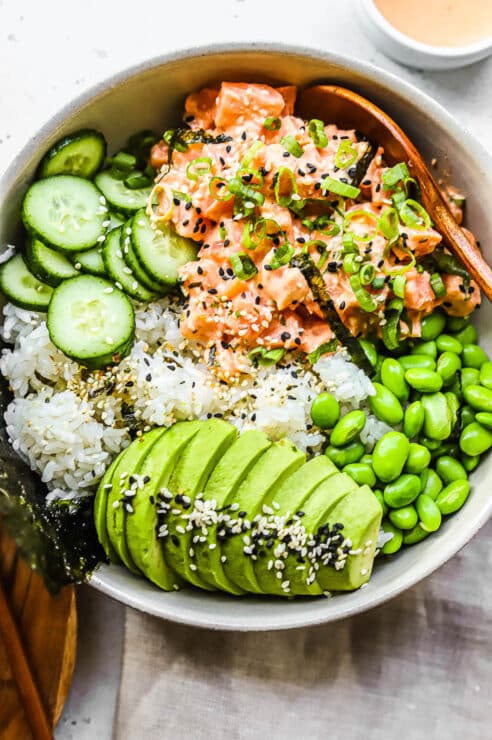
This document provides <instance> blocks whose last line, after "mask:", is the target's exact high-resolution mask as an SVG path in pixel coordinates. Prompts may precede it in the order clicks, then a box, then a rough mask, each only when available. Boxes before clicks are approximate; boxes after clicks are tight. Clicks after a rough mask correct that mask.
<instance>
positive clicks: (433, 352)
mask: <svg viewBox="0 0 492 740" xmlns="http://www.w3.org/2000/svg"><path fill="white" fill-rule="evenodd" d="M412 355H429V357H432V359H433V360H435V359H436V357H437V345H436V343H435V342H434V341H433V340H431V341H429V342H419V343H418V344H416V345H415V347H414V348H413V349H412Z"/></svg>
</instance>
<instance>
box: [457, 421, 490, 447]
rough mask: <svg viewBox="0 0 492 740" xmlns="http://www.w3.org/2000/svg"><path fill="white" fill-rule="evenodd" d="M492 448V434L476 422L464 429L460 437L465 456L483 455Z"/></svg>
mask: <svg viewBox="0 0 492 740" xmlns="http://www.w3.org/2000/svg"><path fill="white" fill-rule="evenodd" d="M490 447H492V432H489V430H488V429H485V427H483V426H482V425H481V424H479V423H478V422H476V421H474V422H472V423H471V424H468V426H467V427H465V428H464V429H463V431H462V432H461V435H460V448H461V450H462V451H463V452H464V453H465V455H471V456H475V455H483V453H484V452H487V450H488V449H490Z"/></svg>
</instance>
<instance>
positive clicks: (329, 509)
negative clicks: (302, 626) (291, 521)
mask: <svg viewBox="0 0 492 740" xmlns="http://www.w3.org/2000/svg"><path fill="white" fill-rule="evenodd" d="M356 490H357V483H355V481H354V480H353V479H352V478H351V477H350V476H349V475H347V474H346V473H335V475H332V476H330V477H329V478H328V479H327V480H325V481H323V483H321V484H320V485H319V486H318V487H317V488H316V489H315V490H314V491H313V492H312V494H311V496H309V498H308V499H306V501H305V502H304V506H303V511H304V516H303V517H302V520H301V524H302V526H303V527H304V528H305V529H306V531H307V532H309V534H310V536H311V537H316V536H317V535H318V534H319V528H320V527H322V526H323V525H325V524H326V523H327V522H328V521H329V519H330V517H332V515H333V509H335V508H336V507H337V506H338V505H339V504H340V502H341V501H343V500H344V499H345V497H346V496H348V495H349V494H350V493H351V492H353V491H356ZM337 521H338V520H337ZM303 560H304V563H299V562H298V560H297V557H296V556H295V554H294V553H292V554H290V555H289V557H288V558H287V559H286V561H285V570H284V571H283V576H284V578H285V580H287V581H289V587H290V591H289V594H288V595H290V596H292V595H296V596H319V595H320V594H322V593H323V589H322V588H321V586H320V585H319V583H318V582H317V580H316V579H315V580H314V581H313V582H312V583H308V577H309V573H310V568H311V563H310V561H309V559H308V558H307V557H306V558H303ZM301 566H304V570H300V567H301Z"/></svg>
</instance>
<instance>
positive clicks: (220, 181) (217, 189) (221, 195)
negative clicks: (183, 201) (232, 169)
mask: <svg viewBox="0 0 492 740" xmlns="http://www.w3.org/2000/svg"><path fill="white" fill-rule="evenodd" d="M208 192H209V193H210V195H211V196H212V197H213V198H215V200H220V201H227V200H230V199H231V198H232V193H231V192H230V191H229V189H228V187H227V180H225V179H224V178H223V177H212V179H211V180H210V182H209V183H208ZM190 200H191V198H190Z"/></svg>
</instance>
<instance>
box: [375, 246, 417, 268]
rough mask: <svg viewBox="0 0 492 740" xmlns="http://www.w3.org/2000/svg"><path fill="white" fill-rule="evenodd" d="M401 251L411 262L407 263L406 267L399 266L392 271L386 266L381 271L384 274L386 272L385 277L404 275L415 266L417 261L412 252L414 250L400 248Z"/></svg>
mask: <svg viewBox="0 0 492 740" xmlns="http://www.w3.org/2000/svg"><path fill="white" fill-rule="evenodd" d="M400 249H401V251H402V252H404V253H405V255H406V256H407V257H410V262H407V263H406V264H404V265H397V266H396V267H394V268H393V269H391V270H388V268H387V267H386V266H385V265H383V266H382V268H381V270H382V272H384V274H385V275H404V274H405V273H406V272H408V271H409V270H411V269H412V267H414V266H415V263H416V259H415V255H414V253H413V252H412V250H411V249H409V248H408V247H400Z"/></svg>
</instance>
